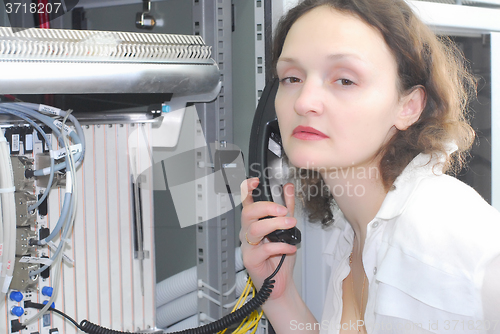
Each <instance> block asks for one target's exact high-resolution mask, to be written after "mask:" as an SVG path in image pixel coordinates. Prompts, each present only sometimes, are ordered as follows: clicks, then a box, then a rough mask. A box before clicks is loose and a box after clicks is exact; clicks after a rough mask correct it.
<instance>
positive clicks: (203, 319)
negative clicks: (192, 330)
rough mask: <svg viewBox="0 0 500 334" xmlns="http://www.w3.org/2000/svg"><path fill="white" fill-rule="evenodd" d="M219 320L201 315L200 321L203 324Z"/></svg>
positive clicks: (204, 314)
mask: <svg viewBox="0 0 500 334" xmlns="http://www.w3.org/2000/svg"><path fill="white" fill-rule="evenodd" d="M216 320H217V319H214V318H212V317H210V316H209V315H208V314H206V313H200V321H203V322H206V321H208V322H215V321H216Z"/></svg>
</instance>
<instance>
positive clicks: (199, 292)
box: [198, 290, 220, 306]
mask: <svg viewBox="0 0 500 334" xmlns="http://www.w3.org/2000/svg"><path fill="white" fill-rule="evenodd" d="M198 298H200V299H201V298H206V299H208V300H210V301H211V302H212V303H214V304H216V305H218V306H220V302H219V301H218V300H217V299H215V298H212V297H210V296H209V295H207V294H206V293H204V292H203V291H201V290H199V291H198Z"/></svg>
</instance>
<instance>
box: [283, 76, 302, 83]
mask: <svg viewBox="0 0 500 334" xmlns="http://www.w3.org/2000/svg"><path fill="white" fill-rule="evenodd" d="M280 81H281V82H282V83H300V82H301V81H300V79H299V78H296V77H286V78H283V79H281V80H280Z"/></svg>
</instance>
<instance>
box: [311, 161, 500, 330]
mask: <svg viewBox="0 0 500 334" xmlns="http://www.w3.org/2000/svg"><path fill="white" fill-rule="evenodd" d="M439 161H440V160H439V159H438V158H437V157H436V156H435V157H434V158H433V159H432V161H431V157H430V156H429V155H424V154H420V155H418V156H417V157H416V158H415V159H413V161H412V162H411V163H410V164H409V165H408V166H407V167H406V168H405V170H404V171H403V173H402V174H401V175H400V176H399V177H398V178H397V179H396V181H395V183H394V185H395V189H394V190H391V191H390V192H389V193H388V194H387V196H386V198H385V200H384V202H383V204H382V206H381V208H380V210H379V212H378V213H377V215H376V216H375V218H374V219H373V220H372V221H371V222H370V223H369V224H368V227H367V236H366V240H365V246H364V249H363V266H364V268H365V272H366V275H367V278H368V282H369V285H368V301H367V306H366V310H365V315H364V320H365V322H364V325H365V326H366V329H367V331H368V333H443V334H444V333H446V334H451V333H483V332H485V330H487V329H488V328H493V327H494V326H496V329H497V330H500V323H498V322H497V323H495V322H488V321H483V306H482V300H481V292H482V291H481V289H482V285H483V278H484V273H485V269H486V268H487V265H488V264H489V263H490V262H491V261H492V260H493V259H494V258H495V257H497V256H499V255H500V213H499V212H498V211H497V210H495V209H494V208H493V207H491V206H490V205H489V204H488V203H487V202H486V201H484V199H483V198H482V197H481V196H480V195H479V194H478V193H477V192H476V191H475V190H474V189H472V188H471V187H469V186H468V185H466V184H464V183H462V182H461V181H459V180H457V179H455V178H453V177H450V176H448V175H444V174H442V172H441V170H442V168H441V166H440V165H439V164H438V165H436V163H439ZM334 226H335V228H334V231H333V234H332V236H331V239H330V241H329V242H328V244H327V246H326V248H325V256H326V257H327V263H328V264H329V265H330V266H331V272H332V274H331V278H330V281H329V285H328V290H327V295H326V302H325V307H324V311H323V316H322V321H321V323H320V329H321V330H320V333H321V334H326V333H328V334H332V333H338V332H339V329H340V326H344V328H345V329H349V328H350V329H353V328H355V325H354V324H351V327H349V326H350V325H349V324H340V321H341V316H342V281H343V279H344V278H346V277H347V275H348V274H349V270H350V267H349V259H348V258H349V254H350V253H351V251H352V244H353V238H354V231H353V229H352V228H351V225H350V224H349V223H348V222H347V221H346V220H345V218H344V217H343V215H342V213H338V214H336V219H335V222H334ZM499 282H500V280H499ZM499 320H500V314H499ZM353 326H354V327H353Z"/></svg>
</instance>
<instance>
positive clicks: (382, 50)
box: [240, 0, 500, 333]
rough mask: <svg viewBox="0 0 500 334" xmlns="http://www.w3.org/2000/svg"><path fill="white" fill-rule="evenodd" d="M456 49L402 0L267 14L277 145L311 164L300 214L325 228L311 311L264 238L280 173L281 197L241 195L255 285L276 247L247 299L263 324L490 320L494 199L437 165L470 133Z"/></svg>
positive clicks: (283, 327)
mask: <svg viewBox="0 0 500 334" xmlns="http://www.w3.org/2000/svg"><path fill="white" fill-rule="evenodd" d="M463 63H464V62H463V59H461V58H460V55H459V54H458V52H457V51H456V49H455V48H454V47H453V45H452V44H451V43H442V42H440V41H438V39H437V38H436V37H435V36H434V34H433V33H432V32H431V31H430V30H429V29H428V28H427V27H426V26H425V25H424V24H423V23H422V22H421V21H419V20H418V19H417V18H416V17H415V15H414V14H413V13H412V11H411V9H410V8H409V7H408V5H407V4H406V3H405V2H404V1H402V0H305V1H303V2H301V3H300V4H299V5H297V7H295V8H293V9H292V10H290V12H289V13H288V14H287V15H286V16H285V17H284V18H282V20H281V21H280V24H279V25H278V28H277V32H276V36H275V48H274V64H275V69H276V73H275V74H276V76H277V77H278V78H279V80H280V85H279V89H278V92H277V96H276V100H275V106H276V113H277V115H278V121H279V124H280V130H281V135H282V140H283V146H284V149H285V152H286V155H287V157H288V159H289V161H290V163H291V164H292V165H293V166H295V167H298V168H301V169H303V170H307V172H308V173H309V175H311V172H312V174H313V176H310V177H309V178H307V179H306V180H305V182H306V183H303V184H301V185H300V186H301V188H300V189H299V191H297V192H298V193H301V194H302V197H303V200H304V203H305V206H306V209H308V210H309V212H310V218H312V219H313V220H314V219H316V220H321V221H322V222H323V223H324V224H325V225H328V224H330V225H332V226H333V233H332V237H331V240H330V242H329V244H328V245H327V247H326V250H325V253H326V254H327V257H328V258H327V260H328V262H329V264H330V265H331V270H332V276H331V279H330V284H329V288H328V291H325V293H326V303H325V306H324V312H323V317H322V319H321V321H318V320H316V319H315V318H314V316H313V315H312V314H311V312H310V311H309V310H308V308H307V307H306V305H305V303H304V302H303V301H302V299H301V298H300V296H299V294H298V292H297V289H296V286H295V283H294V281H293V277H292V269H293V266H294V261H295V256H294V254H295V252H296V247H295V246H291V245H288V244H283V243H270V242H268V241H267V239H265V238H264V237H265V235H267V234H268V233H270V232H271V231H273V230H276V229H286V228H290V227H293V226H295V224H296V220H295V218H293V210H294V195H293V194H294V186H293V185H292V184H291V183H289V184H287V185H286V186H285V189H284V190H285V193H286V203H287V208H285V207H282V206H280V205H278V204H275V203H272V202H258V203H253V200H252V198H251V196H246V197H244V198H245V199H244V201H243V207H244V208H243V210H242V227H241V232H240V239H241V241H242V250H243V258H244V263H245V266H246V268H247V270H248V272H249V274H250V276H251V277H252V279H253V281H254V282H255V284H256V286H257V287H260V285H261V284H262V282H263V280H264V278H266V277H267V276H269V275H270V274H271V272H273V271H274V269H275V268H276V266H277V263H278V261H279V258H280V255H281V254H287V255H288V256H287V258H286V260H285V263H284V266H283V267H282V268H281V270H280V272H279V273H278V275H277V276H276V284H275V287H274V290H273V293H272V294H271V296H270V299H269V300H268V301H266V303H265V304H264V306H263V309H264V312H265V314H266V316H267V317H268V319H269V320H270V322H271V323H272V325H273V327H274V329H275V330H276V332H277V333H299V332H307V333H310V332H311V333H318V332H321V333H339V332H340V333H358V332H360V333H365V332H368V333H429V332H433V333H459V332H470V333H472V332H474V333H480V332H486V331H488V332H498V331H500V324H497V320H500V308H498V301H497V300H499V299H500V298H498V297H497V298H494V297H493V296H500V293H499V292H498V289H499V287H498V285H499V284H497V283H496V277H497V276H496V275H498V269H497V268H500V260H498V259H499V255H500V243H499V242H497V240H498V237H499V236H500V214H499V213H498V211H496V210H495V209H493V208H492V207H491V206H489V205H488V204H487V203H486V202H485V201H484V200H483V199H482V198H481V197H480V196H479V195H478V194H477V193H476V192H475V191H474V190H472V188H470V187H468V186H467V185H465V184H463V183H461V182H460V181H458V180H457V179H455V178H453V177H451V176H448V175H445V174H444V172H446V171H450V170H453V167H455V168H459V167H460V162H461V161H462V158H463V155H464V152H466V151H467V149H468V148H469V147H470V145H471V143H472V140H473V136H474V133H473V131H472V129H471V128H470V126H469V125H468V124H467V122H466V121H465V120H466V116H465V115H466V114H465V113H466V106H467V96H468V94H469V93H470V91H471V88H474V84H475V82H474V79H473V78H472V76H471V75H470V74H468V72H467V71H466V69H465V67H464V65H463ZM257 184H258V179H249V180H248V181H247V182H245V183H244V184H243V186H244V187H243V188H245V189H243V193H244V192H246V193H247V194H248V193H250V192H251V191H252V190H253V189H255V188H256V187H257ZM312 186H315V187H317V189H316V190H315V191H314V192H313V191H308V190H311V189H312V188H311V187H312ZM318 189H320V190H323V189H327V190H328V192H325V191H317V190H318ZM304 190H305V191H304ZM318 193H319V195H316V194H318ZM330 207H336V208H338V209H340V210H336V211H335V210H333V212H335V213H332V210H331V209H330ZM267 216H275V217H276V218H270V219H265V220H259V219H261V218H263V217H267ZM489 297H492V298H489ZM496 310H498V311H496ZM486 320H487V321H486Z"/></svg>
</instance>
